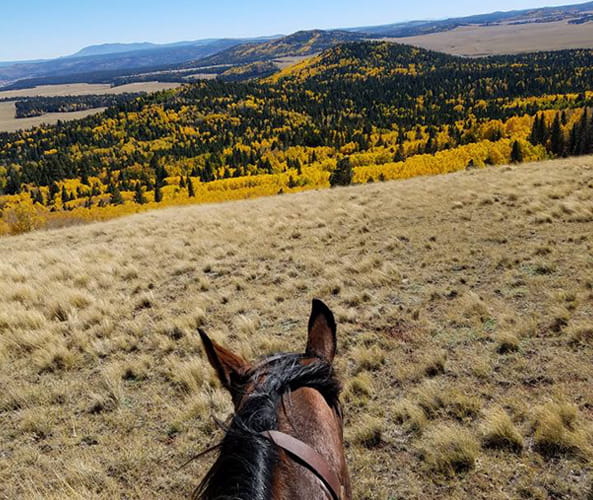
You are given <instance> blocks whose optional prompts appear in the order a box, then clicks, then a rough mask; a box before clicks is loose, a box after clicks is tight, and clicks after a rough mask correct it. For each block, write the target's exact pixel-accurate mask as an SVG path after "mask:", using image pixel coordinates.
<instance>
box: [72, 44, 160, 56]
mask: <svg viewBox="0 0 593 500" xmlns="http://www.w3.org/2000/svg"><path fill="white" fill-rule="evenodd" d="M156 48H158V45H157V44H156V43H149V42H143V43H104V44H101V45H90V46H89V47H85V48H84V49H81V50H79V51H78V52H76V53H75V54H72V55H71V56H68V57H87V56H103V55H106V54H120V53H122V52H136V51H140V50H149V49H156Z"/></svg>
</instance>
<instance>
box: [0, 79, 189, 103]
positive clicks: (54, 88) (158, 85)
mask: <svg viewBox="0 0 593 500" xmlns="http://www.w3.org/2000/svg"><path fill="white" fill-rule="evenodd" d="M179 86H180V84H179V83H173V82H141V83H129V84H127V85H120V86H118V87H112V86H111V85H109V84H108V83H68V84H64V85H42V86H40V87H34V88H31V89H19V90H4V91H2V90H0V99H4V98H9V97H35V96H40V97H52V96H67V95H103V94H125V93H126V92H156V91H158V90H164V89H172V88H176V87H179Z"/></svg>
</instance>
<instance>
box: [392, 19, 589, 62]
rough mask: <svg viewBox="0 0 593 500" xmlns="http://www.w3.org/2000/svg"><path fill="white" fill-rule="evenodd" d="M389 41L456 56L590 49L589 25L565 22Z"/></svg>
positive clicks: (476, 28)
mask: <svg viewBox="0 0 593 500" xmlns="http://www.w3.org/2000/svg"><path fill="white" fill-rule="evenodd" d="M389 40H390V41H395V42H399V43H404V44H407V45H415V46H417V47H422V48H424V49H430V50H436V51H438V52H445V53H447V54H453V55H458V56H471V57H478V56H491V55H498V54H521V53H524V52H539V51H545V50H563V49H591V48H593V23H592V22H588V23H584V24H568V22H567V21H557V22H551V23H529V24H518V25H512V24H500V25H494V26H476V25H469V26H462V27H459V28H456V29H454V30H451V31H444V32H442V33H434V34H431V35H421V36H412V37H406V38H390V39H389Z"/></svg>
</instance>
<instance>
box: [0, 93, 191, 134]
mask: <svg viewBox="0 0 593 500" xmlns="http://www.w3.org/2000/svg"><path fill="white" fill-rule="evenodd" d="M180 85H181V84H179V83H173V82H140V83H129V84H127V85H120V86H119V87H112V86H111V85H109V84H107V83H92V84H91V83H69V84H64V85H43V86H40V87H34V88H31V89H20V90H5V91H0V99H3V98H8V97H32V96H43V97H50V96H68V95H91V94H101V95H103V94H124V93H126V92H156V91H158V90H164V89H171V88H175V87H179V86H180ZM105 109H106V108H94V109H86V110H83V111H72V112H70V113H46V114H44V115H42V116H33V117H31V118H15V113H16V108H15V105H14V102H0V132H15V131H16V130H23V129H29V128H32V127H37V126H39V125H42V124H54V123H57V122H58V120H61V121H68V120H78V119H79V118H84V117H85V116H89V115H92V114H95V113H100V112H101V111H104V110H105Z"/></svg>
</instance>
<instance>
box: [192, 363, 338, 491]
mask: <svg viewBox="0 0 593 500" xmlns="http://www.w3.org/2000/svg"><path fill="white" fill-rule="evenodd" d="M302 359H303V355H300V354H285V355H279V356H274V357H273V358H270V359H268V360H265V361H264V362H263V363H261V364H260V365H258V366H256V368H255V369H254V370H253V371H252V372H251V373H250V379H251V380H252V381H259V382H258V383H257V385H256V387H255V390H254V391H253V392H252V393H250V394H249V396H247V398H246V399H245V400H244V401H243V403H242V405H241V408H240V409H239V411H238V412H237V413H236V414H235V415H234V417H233V420H232V422H231V424H230V427H229V429H228V431H227V434H226V436H225V437H224V439H223V441H222V443H221V446H220V455H219V457H218V459H217V460H216V462H215V463H214V465H213V466H212V468H211V469H210V471H209V472H208V474H206V477H204V479H203V480H202V482H201V484H200V485H199V486H198V487H197V488H196V490H195V491H194V494H193V498H194V499H196V500H214V499H228V500H269V499H270V498H271V497H272V495H271V485H272V471H273V468H274V464H276V462H277V460H278V452H277V450H276V447H275V445H273V444H272V443H271V442H270V441H268V439H266V438H264V437H263V436H261V435H260V433H261V432H263V431H267V430H277V429H278V417H277V407H278V404H279V402H280V400H281V398H282V395H283V394H284V393H286V392H290V391H293V390H295V389H298V388H299V387H311V388H314V389H316V390H318V391H319V392H320V393H321V394H322V395H323V397H324V398H325V400H326V401H327V403H328V404H329V405H330V406H331V407H333V408H336V410H338V411H340V407H339V402H338V396H339V392H340V384H339V382H338V381H337V379H336V378H335V376H334V372H333V369H332V367H331V365H329V364H328V363H327V362H325V361H323V360H321V359H319V360H315V361H313V362H311V363H308V364H306V365H303V364H301V362H300V361H301V360H302Z"/></svg>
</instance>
